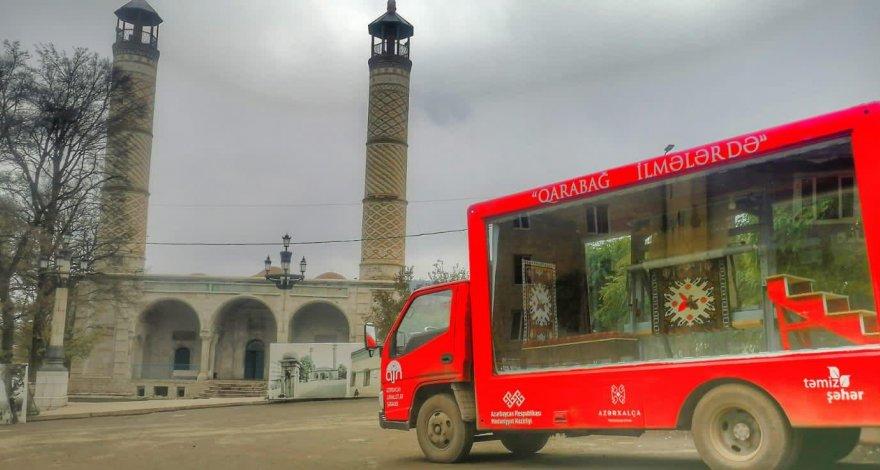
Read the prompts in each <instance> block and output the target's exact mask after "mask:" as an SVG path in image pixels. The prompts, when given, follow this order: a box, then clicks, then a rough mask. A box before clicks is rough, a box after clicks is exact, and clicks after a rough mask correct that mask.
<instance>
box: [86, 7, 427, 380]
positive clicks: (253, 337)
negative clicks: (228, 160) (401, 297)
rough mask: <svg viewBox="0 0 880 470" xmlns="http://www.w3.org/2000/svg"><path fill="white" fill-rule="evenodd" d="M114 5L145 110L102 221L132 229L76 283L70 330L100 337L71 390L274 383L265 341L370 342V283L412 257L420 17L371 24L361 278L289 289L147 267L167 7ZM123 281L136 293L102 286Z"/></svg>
mask: <svg viewBox="0 0 880 470" xmlns="http://www.w3.org/2000/svg"><path fill="white" fill-rule="evenodd" d="M116 15H117V17H118V18H119V21H118V23H117V35H116V43H115V44H114V47H113V52H114V68H115V69H116V70H117V71H118V72H119V73H121V74H123V75H125V76H128V77H130V78H131V81H132V83H133V84H134V86H135V89H134V91H135V92H137V93H139V95H138V96H139V97H141V98H143V99H144V101H145V102H144V106H145V107H147V108H148V109H147V110H146V111H147V112H146V113H145V114H144V115H143V116H140V117H139V119H138V120H136V122H135V123H134V124H132V125H129V126H117V127H115V128H113V130H111V135H109V136H108V141H109V144H108V165H109V167H110V170H111V171H113V172H114V173H116V174H118V175H120V176H121V177H120V178H117V179H115V180H114V182H113V183H112V184H111V185H108V186H107V187H106V188H105V192H104V195H105V200H106V201H107V203H106V204H107V205H106V207H108V208H114V209H115V210H114V212H113V213H112V214H106V215H105V217H104V219H103V221H102V223H103V226H102V227H101V230H102V233H104V234H106V235H107V236H108V237H109V236H115V237H119V236H120V234H123V233H124V234H125V235H123V236H124V237H127V239H126V243H123V244H122V249H121V250H120V251H119V256H117V257H116V258H115V259H112V260H111V261H110V262H108V265H107V266H105V267H103V271H104V273H105V274H103V275H102V276H101V277H100V278H96V279H91V280H89V281H88V282H87V283H83V284H81V285H80V288H79V291H80V293H79V294H78V296H79V300H78V301H77V302H76V306H75V310H76V315H75V324H74V331H76V332H78V334H88V335H90V336H91V341H92V344H93V345H92V348H91V350H90V352H89V354H88V356H87V357H85V358H83V359H76V360H74V361H73V362H72V364H71V367H70V387H69V390H70V394H71V395H81V396H83V395H93V396H94V395H103V396H106V395H117V396H132V395H142V396H147V397H166V396H167V397H169V398H175V397H194V396H202V395H205V394H210V393H211V390H212V387H213V385H214V384H215V383H217V382H229V381H245V380H247V381H265V379H266V377H267V376H268V363H269V357H268V352H269V344H270V343H273V342H298V343H312V342H349V341H362V339H363V338H362V332H363V323H364V318H365V316H366V315H367V314H368V313H369V311H370V307H371V302H372V293H373V292H374V291H375V290H377V289H388V288H390V286H391V281H392V280H393V279H394V277H395V275H396V274H397V272H399V270H400V269H401V268H402V267H403V265H404V248H405V243H404V240H405V239H404V237H403V235H404V234H405V227H406V202H405V198H406V152H407V138H406V135H407V120H408V105H409V70H410V68H411V62H410V60H409V49H408V46H409V37H410V36H412V25H409V23H407V22H406V20H404V19H403V18H401V17H400V16H399V15H397V13H396V8H395V5H394V1H393V0H392V1H389V5H388V11H387V12H386V13H385V14H384V15H382V16H381V17H380V18H378V19H377V20H376V21H374V22H373V23H371V24H370V29H369V31H370V34H371V36H373V43H374V48H373V53H372V57H371V58H370V61H369V66H370V107H369V108H370V111H369V113H370V115H369V126H368V141H367V170H366V178H365V179H366V184H365V187H366V197H365V199H364V218H363V238H364V239H365V241H364V242H363V245H362V251H363V253H362V260H361V261H362V263H361V278H360V280H349V279H345V278H344V277H343V276H341V275H339V274H336V273H324V274H322V275H319V276H317V277H315V278H310V279H306V280H305V281H303V282H301V283H299V284H297V285H295V286H294V287H293V288H292V289H290V290H280V289H278V288H276V287H275V285H274V284H272V283H270V282H268V281H266V280H265V279H264V277H263V276H262V273H261V274H259V275H257V276H251V277H246V276H243V277H218V276H210V275H159V274H145V273H144V272H143V268H144V246H145V245H146V221H147V202H148V198H149V192H148V183H149V166H150V157H151V145H152V125H153V105H154V104H153V100H154V95H155V84H156V71H157V65H158V59H159V50H158V25H159V24H160V23H161V22H162V19H161V18H160V17H159V15H158V13H157V12H156V11H155V10H154V9H153V8H152V7H151V6H150V5H149V4H148V3H147V2H146V1H145V0H132V1H130V2H129V3H127V4H126V5H124V6H123V7H121V8H120V9H118V10H117V11H116ZM377 41H378V43H377ZM377 44H378V45H377ZM114 112H116V110H111V117H112V116H113V113H114ZM120 207H121V209H120ZM114 289H115V291H116V292H119V291H124V292H126V293H130V295H127V296H123V297H126V298H124V299H113V298H108V297H107V296H106V295H99V294H97V293H100V292H107V291H110V292H113V291H114ZM128 297H130V298H128Z"/></svg>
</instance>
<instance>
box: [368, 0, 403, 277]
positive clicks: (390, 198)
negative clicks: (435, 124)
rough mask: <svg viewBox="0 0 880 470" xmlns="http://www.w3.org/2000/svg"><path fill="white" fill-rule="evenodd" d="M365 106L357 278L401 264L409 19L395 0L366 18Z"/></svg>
mask: <svg viewBox="0 0 880 470" xmlns="http://www.w3.org/2000/svg"><path fill="white" fill-rule="evenodd" d="M367 30H368V31H369V32H370V36H372V45H373V47H372V54H371V56H370V61H369V65H370V108H369V112H368V119H367V165H366V175H365V178H364V179H365V182H364V206H363V207H364V213H363V228H362V230H363V231H362V233H363V239H364V241H363V242H362V244H361V269H360V279H362V280H385V281H392V280H394V279H395V277H396V276H397V274H398V273H400V272H401V270H402V269H403V267H404V265H405V254H406V253H405V252H406V241H405V236H406V165H407V134H408V127H409V74H410V69H412V62H411V61H410V55H409V46H410V38H411V37H412V35H413V25H411V24H410V23H409V22H408V21H406V20H405V19H403V17H401V16H400V15H399V14H397V2H395V1H394V0H388V11H387V12H385V13H383V14H382V16H380V17H379V18H377V19H376V20H375V21H373V22H372V23H370V25H369V27H368V28H367Z"/></svg>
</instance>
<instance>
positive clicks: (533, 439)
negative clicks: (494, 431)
mask: <svg viewBox="0 0 880 470" xmlns="http://www.w3.org/2000/svg"><path fill="white" fill-rule="evenodd" d="M498 437H499V439H501V444H502V445H504V447H506V448H507V450H509V451H510V452H511V453H512V454H513V455H517V456H521V457H522V456H526V455H532V454H535V453H537V452H539V451H540V450H541V449H543V448H544V446H545V445H547V441H548V440H550V434H546V433H539V432H511V433H502V434H500V435H499V436H498Z"/></svg>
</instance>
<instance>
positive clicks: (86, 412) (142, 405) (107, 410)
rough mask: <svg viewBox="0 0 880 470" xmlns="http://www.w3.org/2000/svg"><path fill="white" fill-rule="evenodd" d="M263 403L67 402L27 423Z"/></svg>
mask: <svg viewBox="0 0 880 470" xmlns="http://www.w3.org/2000/svg"><path fill="white" fill-rule="evenodd" d="M254 403H260V404H263V403H266V399H265V398H251V397H248V398H193V399H180V398H179V399H176V400H135V401H103V402H93V403H90V402H70V403H68V404H67V406H65V407H62V408H58V409H55V410H49V411H43V412H41V413H40V414H39V415H38V416H33V417H31V418H29V420H30V421H46V420H53V419H68V418H88V417H92V416H123V415H132V414H146V413H153V412H155V411H157V410H164V411H180V410H184V409H191V410H192V409H198V408H216V407H223V406H238V405H251V404H254Z"/></svg>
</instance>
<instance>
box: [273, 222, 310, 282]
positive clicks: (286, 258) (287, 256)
mask: <svg viewBox="0 0 880 470" xmlns="http://www.w3.org/2000/svg"><path fill="white" fill-rule="evenodd" d="M281 242H282V245H283V246H284V249H283V250H281V253H279V254H280V255H281V272H280V273H273V272H272V270H271V268H272V258H270V257H269V256H268V255H266V261H264V263H265V265H266V279H267V280H269V281H272V282H274V283H275V287H277V288H279V289H282V290H289V289H292V288H293V285H294V284H297V283H299V282H302V281H303V280H304V279H305V278H306V257H305V256H303V258H302V260H300V262H299V274H293V273H291V272H290V260H291V259H292V258H293V253H292V252H291V251H290V250H289V248H290V235H289V234H286V235H284V236H283V237H281Z"/></svg>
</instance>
